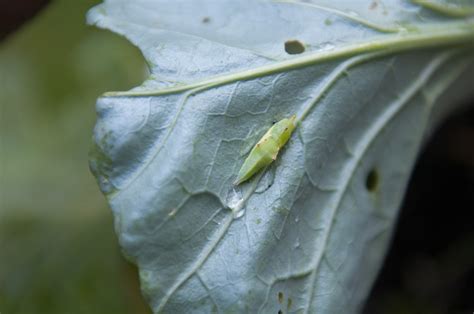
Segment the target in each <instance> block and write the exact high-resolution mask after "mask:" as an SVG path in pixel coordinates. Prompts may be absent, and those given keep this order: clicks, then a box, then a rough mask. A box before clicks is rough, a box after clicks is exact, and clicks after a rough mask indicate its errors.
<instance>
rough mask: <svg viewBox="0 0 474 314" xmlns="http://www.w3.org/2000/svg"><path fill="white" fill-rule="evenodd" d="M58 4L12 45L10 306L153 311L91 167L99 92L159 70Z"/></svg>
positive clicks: (5, 110) (79, 5)
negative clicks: (127, 259)
mask: <svg viewBox="0 0 474 314" xmlns="http://www.w3.org/2000/svg"><path fill="white" fill-rule="evenodd" d="M98 2H99V1H90V0H82V1H75V0H57V1H52V3H51V4H50V5H49V6H48V7H47V8H46V9H44V10H43V11H42V12H41V13H40V14H39V15H38V16H36V17H35V18H34V19H33V20H30V21H29V22H28V23H27V24H26V25H24V26H23V27H22V28H21V29H20V30H18V31H17V32H15V33H13V34H11V35H10V36H9V37H8V38H7V39H6V40H4V41H3V42H1V43H0V106H1V107H0V136H1V138H0V313H8V314H13V313H148V312H149V310H148V308H147V306H146V305H145V304H144V301H143V300H142V298H141V296H140V293H139V287H138V282H137V276H136V270H135V269H134V268H133V267H132V266H130V265H128V264H127V263H126V262H125V261H124V259H123V257H122V256H121V254H120V252H119V248H118V245H117V239H116V237H115V235H114V233H113V222H112V215H111V213H110V210H109V209H108V207H107V205H106V201H105V199H104V197H103V196H102V195H101V194H100V192H99V189H98V186H97V184H96V182H95V179H94V178H93V177H92V175H91V174H90V171H89V169H88V161H87V159H88V151H89V147H90V143H91V134H92V129H93V126H94V121H95V110H94V105H95V100H96V98H97V97H98V96H99V95H100V94H101V93H103V92H105V91H109V90H126V89H129V88H131V87H133V86H135V85H138V84H140V82H141V81H143V80H144V78H145V77H146V74H147V72H146V71H147V70H146V67H145V63H144V60H143V58H142V56H141V55H140V52H139V51H138V49H137V48H135V47H133V46H132V45H131V44H130V43H128V42H127V41H126V40H125V39H123V38H121V37H119V36H117V35H115V34H112V33H111V32H107V31H102V30H98V29H96V28H94V27H90V26H86V25H85V14H86V12H87V10H88V9H89V8H90V7H92V6H93V5H94V4H96V3H98Z"/></svg>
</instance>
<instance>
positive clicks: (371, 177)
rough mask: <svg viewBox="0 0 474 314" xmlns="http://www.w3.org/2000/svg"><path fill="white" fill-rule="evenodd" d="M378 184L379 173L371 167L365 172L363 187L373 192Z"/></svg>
mask: <svg viewBox="0 0 474 314" xmlns="http://www.w3.org/2000/svg"><path fill="white" fill-rule="evenodd" d="M378 185H379V173H378V172H377V169H372V170H370V172H369V173H368V174H367V178H366V179H365V187H366V188H367V190H368V191H370V192H375V191H376V190H377V188H378Z"/></svg>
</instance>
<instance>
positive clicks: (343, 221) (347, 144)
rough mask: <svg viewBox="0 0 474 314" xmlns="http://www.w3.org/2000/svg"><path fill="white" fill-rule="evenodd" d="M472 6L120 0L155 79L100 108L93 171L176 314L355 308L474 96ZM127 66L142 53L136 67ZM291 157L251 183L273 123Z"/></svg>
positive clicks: (391, 0)
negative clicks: (436, 137)
mask: <svg viewBox="0 0 474 314" xmlns="http://www.w3.org/2000/svg"><path fill="white" fill-rule="evenodd" d="M469 5H473V4H472V1H444V2H443V1H441V0H413V1H405V0H403V1H402V0H385V1H381V0H373V1H362V0H360V1H333V0H319V1H316V0H308V1H288V0H287V1H263V0H262V1H258V0H238V1H237V0H222V1H215V0H179V1H166V0H156V1H151V0H108V1H106V2H105V3H103V4H101V5H98V6H97V7H95V8H93V9H92V10H91V11H90V12H89V16H88V19H89V22H90V23H92V24H95V25H97V26H99V27H102V28H107V29H110V30H112V31H114V32H117V33H119V34H122V35H124V36H126V37H127V38H128V39H129V40H130V41H131V42H133V43H134V44H135V45H137V46H138V47H139V48H140V49H141V51H142V52H143V54H144V56H145V58H146V60H147V62H148V64H149V68H150V73H151V75H150V78H149V79H148V80H147V81H146V82H145V83H144V84H143V85H142V86H139V87H137V88H135V89H132V90H131V91H125V92H109V93H106V94H104V96H103V97H101V98H100V99H99V100H98V102H97V114H98V121H97V124H96V127H95V130H94V139H95V147H94V149H93V151H92V154H91V168H92V170H93V172H94V173H95V175H96V176H97V179H98V181H99V184H100V187H101V189H102V191H103V192H104V193H105V195H106V196H107V198H108V200H109V203H110V206H111V208H112V210H113V213H114V218H115V227H116V232H117V235H118V237H119V241H120V245H121V247H122V249H123V252H124V254H125V255H126V256H127V258H128V259H130V260H131V261H132V262H133V263H135V264H137V265H138V267H139V273H140V280H141V285H142V291H143V294H144V296H145V297H146V298H147V300H148V301H149V304H150V306H151V308H152V309H153V311H154V312H166V313H210V312H219V313H235V312H242V313H243V312H245V313H256V312H260V313H349V312H357V311H358V310H360V308H361V305H362V304H363V301H364V299H365V298H366V297H367V294H368V292H369V290H370V287H371V284H372V282H373V280H374V278H375V276H376V274H377V271H378V269H379V267H380V265H381V262H382V259H383V257H384V253H385V251H386V248H387V244H388V241H389V239H390V235H391V232H392V230H393V226H394V222H395V221H396V217H397V212H398V208H399V205H400V202H401V200H402V197H403V193H404V190H405V187H406V184H407V181H408V178H409V175H410V171H411V168H412V166H413V163H414V160H415V158H416V155H417V152H418V151H419V149H420V146H421V144H422V143H423V140H424V139H425V138H426V136H427V134H428V133H429V131H430V130H432V129H433V127H434V126H435V125H436V124H437V123H438V121H440V120H441V119H443V117H445V116H446V115H447V114H449V113H450V112H452V111H453V110H454V108H456V106H455V105H456V104H458V103H460V102H461V101H462V100H463V99H465V98H466V97H469V96H472V82H473V79H474V67H473V63H472V62H473V61H474V56H473V43H474V20H473V18H472V14H473V13H474V12H473V10H474V6H469ZM124 62H126V60H124ZM293 114H296V115H297V117H298V120H299V125H298V127H297V129H296V130H295V132H294V134H293V136H292V137H291V139H290V141H289V142H288V143H287V144H286V146H285V147H284V148H283V149H282V151H281V152H280V154H279V156H278V159H277V160H276V161H275V162H274V163H272V164H271V165H270V166H269V167H267V169H265V170H264V171H262V172H260V173H259V174H258V175H256V176H255V177H254V178H253V179H252V180H250V181H249V182H248V183H245V184H242V185H239V186H234V185H233V182H234V180H235V178H236V175H237V173H238V171H239V169H240V167H241V166H242V163H243V161H244V159H245V158H246V156H247V154H248V152H249V151H250V150H251V148H252V147H253V145H254V144H255V143H256V142H257V141H258V139H259V138H260V137H261V136H262V135H263V134H264V133H265V132H266V130H268V128H270V127H271V125H272V123H274V122H275V121H278V120H281V119H283V118H285V117H289V116H291V115H293Z"/></svg>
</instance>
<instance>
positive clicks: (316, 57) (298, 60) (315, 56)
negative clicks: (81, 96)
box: [103, 21, 474, 97]
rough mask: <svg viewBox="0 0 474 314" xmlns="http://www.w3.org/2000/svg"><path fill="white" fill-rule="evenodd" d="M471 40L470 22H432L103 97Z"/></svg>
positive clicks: (195, 85)
mask: <svg viewBox="0 0 474 314" xmlns="http://www.w3.org/2000/svg"><path fill="white" fill-rule="evenodd" d="M473 41H474V23H467V22H465V21H463V22H449V23H436V24H432V25H429V26H425V27H423V28H422V29H419V30H413V31H407V32H405V33H395V34H388V35H383V36H379V38H376V39H374V38H371V40H367V41H365V42H361V43H356V44H351V45H346V46H343V47H339V48H336V49H334V50H331V51H323V52H321V51H316V52H313V53H308V54H305V55H302V56H299V57H295V58H292V59H289V60H284V61H279V62H275V63H272V64H269V65H264V66H260V67H257V68H253V69H248V70H244V71H240V72H236V73H230V74H225V75H221V76H215V77H211V78H209V79H206V80H201V81H197V82H195V83H190V84H185V85H180V86H176V87H171V88H162V89H152V90H148V91H143V90H139V91H133V90H131V91H115V92H107V93H105V94H104V95H103V97H140V96H160V95H168V94H176V93H181V92H185V91H189V90H193V89H197V88H199V89H202V90H206V89H209V88H213V87H218V86H221V85H226V84H231V83H233V82H236V81H247V80H250V79H255V78H258V77H262V76H268V75H271V74H276V73H280V72H285V71H291V70H295V69H298V68H302V67H306V66H311V65H314V64H318V63H322V62H324V61H331V60H335V59H339V58H343V57H350V56H354V55H357V54H363V53H368V52H376V51H384V50H385V51H387V52H390V53H395V52H400V51H404V50H411V49H421V48H427V47H433V46H448V45H455V44H467V43H469V42H473Z"/></svg>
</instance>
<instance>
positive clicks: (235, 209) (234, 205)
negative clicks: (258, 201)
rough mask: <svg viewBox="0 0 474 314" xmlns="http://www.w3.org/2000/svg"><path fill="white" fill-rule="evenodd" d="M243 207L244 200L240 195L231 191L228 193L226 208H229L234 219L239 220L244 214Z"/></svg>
mask: <svg viewBox="0 0 474 314" xmlns="http://www.w3.org/2000/svg"><path fill="white" fill-rule="evenodd" d="M244 205H245V200H244V199H243V197H242V195H241V193H240V192H238V191H236V190H235V189H233V190H232V191H231V192H230V193H229V197H228V201H227V207H229V208H230V210H232V214H233V216H234V219H237V218H240V217H242V216H243V215H244V213H245V208H244Z"/></svg>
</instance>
